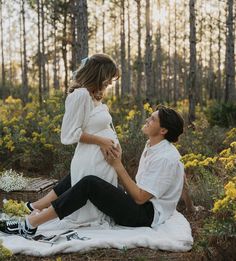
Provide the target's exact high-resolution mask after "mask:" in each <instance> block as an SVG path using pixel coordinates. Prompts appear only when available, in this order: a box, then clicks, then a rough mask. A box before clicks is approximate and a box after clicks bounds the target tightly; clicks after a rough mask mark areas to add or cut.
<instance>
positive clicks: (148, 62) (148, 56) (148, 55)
mask: <svg viewBox="0 0 236 261" xmlns="http://www.w3.org/2000/svg"><path fill="white" fill-rule="evenodd" d="M145 76H146V96H147V98H148V99H151V98H153V95H154V91H153V81H152V35H151V19H150V0H146V49H145Z"/></svg>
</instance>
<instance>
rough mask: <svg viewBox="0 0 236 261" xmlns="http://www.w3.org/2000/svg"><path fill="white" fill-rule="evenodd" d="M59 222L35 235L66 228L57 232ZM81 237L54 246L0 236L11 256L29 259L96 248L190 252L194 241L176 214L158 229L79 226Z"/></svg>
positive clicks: (177, 213)
mask: <svg viewBox="0 0 236 261" xmlns="http://www.w3.org/2000/svg"><path fill="white" fill-rule="evenodd" d="M60 223H61V221H59V220H54V221H51V222H48V223H46V224H44V225H42V226H40V229H38V231H37V234H40V233H41V234H43V235H54V234H59V233H61V232H63V231H66V230H67V229H65V228H64V229H59V228H61V227H62V226H60ZM76 231H77V233H78V235H79V237H80V238H83V237H86V238H87V239H86V240H80V239H72V240H71V241H67V240H66V238H60V239H59V240H58V241H57V243H55V244H53V245H51V244H49V243H43V242H37V241H33V240H28V239H25V238H23V237H21V236H15V235H6V234H3V233H0V239H1V240H2V241H3V245H4V246H5V247H7V248H9V249H10V250H11V251H12V252H13V253H15V254H16V253H21V254H25V255H32V256H49V255H54V254H57V253H69V252H84V251H89V250H92V249H96V248H118V249H124V248H126V249H128V248H136V247H147V248H151V249H161V250H167V251H175V252H180V251H183V252H185V251H189V250H190V249H191V248H192V244H193V238H192V235H191V228H190V225H189V222H188V221H187V220H186V219H185V217H184V216H183V215H182V214H180V213H179V212H177V211H176V212H175V213H174V215H173V216H172V217H171V218H170V219H169V220H167V221H166V222H165V223H164V224H161V225H160V226H159V228H158V229H157V230H154V229H151V228H148V227H140V228H131V227H122V226H113V227H109V228H104V227H81V228H78V229H76Z"/></svg>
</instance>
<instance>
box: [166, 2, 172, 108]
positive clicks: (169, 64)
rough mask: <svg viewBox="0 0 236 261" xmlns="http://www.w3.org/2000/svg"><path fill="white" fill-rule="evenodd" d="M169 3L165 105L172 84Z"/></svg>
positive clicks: (169, 96) (169, 95)
mask: <svg viewBox="0 0 236 261" xmlns="http://www.w3.org/2000/svg"><path fill="white" fill-rule="evenodd" d="M170 12H171V11H170V3H168V64H167V75H166V77H167V103H168V104H169V103H170V100H171V92H172V88H171V87H172V86H171V85H172V84H171V83H172V82H171V78H172V76H171V73H172V72H171V57H170V50H171V28H170V24H171V15H170Z"/></svg>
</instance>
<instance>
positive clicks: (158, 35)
mask: <svg viewBox="0 0 236 261" xmlns="http://www.w3.org/2000/svg"><path fill="white" fill-rule="evenodd" d="M157 8H158V10H160V9H161V2H160V0H157ZM156 70H157V72H156V74H155V75H156V78H157V79H156V86H155V95H157V98H158V99H159V100H161V101H162V99H163V88H162V46H161V21H159V22H158V24H157V33H156Z"/></svg>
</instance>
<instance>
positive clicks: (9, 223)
mask: <svg viewBox="0 0 236 261" xmlns="http://www.w3.org/2000/svg"><path fill="white" fill-rule="evenodd" d="M6 224H7V226H14V225H18V227H19V224H20V222H19V221H17V220H7V221H6Z"/></svg>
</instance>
